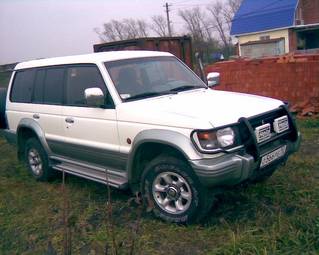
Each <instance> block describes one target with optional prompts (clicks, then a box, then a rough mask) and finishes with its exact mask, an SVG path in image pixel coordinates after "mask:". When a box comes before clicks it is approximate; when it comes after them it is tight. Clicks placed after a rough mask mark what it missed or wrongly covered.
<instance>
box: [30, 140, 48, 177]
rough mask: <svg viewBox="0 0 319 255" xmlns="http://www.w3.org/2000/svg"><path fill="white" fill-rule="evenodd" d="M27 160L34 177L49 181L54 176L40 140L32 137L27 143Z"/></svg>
mask: <svg viewBox="0 0 319 255" xmlns="http://www.w3.org/2000/svg"><path fill="white" fill-rule="evenodd" d="M24 155H25V157H24V158H25V162H26V164H27V166H28V169H29V171H30V172H31V174H32V175H33V177H34V178H35V179H36V180H38V181H48V180H49V179H51V178H52V177H53V176H54V172H53V170H52V169H51V168H50V167H49V160H48V156H47V154H46V152H45V151H44V149H43V148H42V145H41V144H40V142H39V141H38V140H37V139H36V138H34V137H32V138H29V139H28V140H27V142H26V144H25V153H24Z"/></svg>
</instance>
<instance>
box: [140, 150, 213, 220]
mask: <svg viewBox="0 0 319 255" xmlns="http://www.w3.org/2000/svg"><path fill="white" fill-rule="evenodd" d="M167 172H170V173H172V174H177V175H178V176H181V177H182V178H183V179H184V180H185V182H187V184H188V187H190V189H191V195H192V198H191V202H190V205H189V207H188V209H187V210H185V212H182V213H180V214H173V213H169V212H167V211H166V210H164V209H162V208H161V207H160V206H159V204H158V203H157V202H156V198H154V195H153V188H152V187H153V183H154V181H155V180H156V178H157V177H158V176H160V175H161V174H163V173H167ZM141 189H142V194H143V197H144V198H146V199H145V200H146V201H147V203H148V204H149V205H148V206H149V207H150V206H151V207H152V211H153V213H154V214H155V216H157V217H159V218H161V219H163V220H164V221H167V222H173V223H193V222H195V221H199V220H201V219H202V218H203V217H205V216H206V214H207V212H208V211H209V209H210V208H211V206H212V201H213V199H214V196H213V195H212V194H210V193H209V192H208V191H207V190H206V189H205V188H204V187H203V186H202V185H201V184H200V182H199V180H198V178H197V177H196V176H195V174H194V173H193V171H192V169H191V168H190V166H189V165H188V164H187V163H185V162H184V161H182V160H180V159H178V158H175V157H172V156H167V155H160V156H158V157H157V158H155V159H153V160H152V161H151V162H150V163H149V164H148V165H147V166H146V168H145V171H144V173H143V176H142V185H141Z"/></svg>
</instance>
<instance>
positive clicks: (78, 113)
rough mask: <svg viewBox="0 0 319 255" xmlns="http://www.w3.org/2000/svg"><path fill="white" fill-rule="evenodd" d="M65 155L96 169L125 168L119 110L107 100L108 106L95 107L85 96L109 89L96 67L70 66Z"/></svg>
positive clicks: (65, 115) (106, 91)
mask: <svg viewBox="0 0 319 255" xmlns="http://www.w3.org/2000/svg"><path fill="white" fill-rule="evenodd" d="M65 84H66V85H65V104H64V107H63V109H62V114H63V118H64V133H65V141H64V145H63V146H64V153H63V154H64V156H66V157H68V158H70V159H74V160H77V161H82V162H84V163H90V164H94V165H97V166H104V167H111V168H115V169H125V163H126V158H125V156H123V155H121V154H120V153H119V138H118V129H117V123H116V110H115V108H114V106H113V104H112V102H107V100H105V101H106V102H105V107H103V108H102V107H92V106H89V105H88V104H87V103H86V99H85V96H84V92H85V89H87V88H100V89H101V90H102V91H103V93H104V95H105V98H109V97H108V96H107V95H108V90H107V88H106V86H105V83H104V81H103V78H102V76H101V74H100V72H99V69H98V68H97V66H96V65H93V64H88V65H74V66H69V67H67V70H66V83H65Z"/></svg>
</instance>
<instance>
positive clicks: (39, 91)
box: [32, 69, 45, 104]
mask: <svg viewBox="0 0 319 255" xmlns="http://www.w3.org/2000/svg"><path fill="white" fill-rule="evenodd" d="M44 78H45V70H43V69H42V70H38V71H37V73H36V76H35V82H34V90H33V98H32V102H33V103H38V104H40V103H43V95H44Z"/></svg>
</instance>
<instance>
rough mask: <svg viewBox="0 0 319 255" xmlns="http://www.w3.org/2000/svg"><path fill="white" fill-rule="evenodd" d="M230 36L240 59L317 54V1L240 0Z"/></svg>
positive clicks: (318, 34) (318, 50) (318, 15)
mask: <svg viewBox="0 0 319 255" xmlns="http://www.w3.org/2000/svg"><path fill="white" fill-rule="evenodd" d="M231 35H232V36H235V37H236V38H237V39H238V51H239V55H240V56H243V57H252V58H255V57H262V56H270V55H281V54H286V53H289V52H296V51H303V52H319V0H243V1H242V4H241V6H240V8H239V9H238V11H237V13H236V14H235V16H234V18H233V21H232V28H231Z"/></svg>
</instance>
